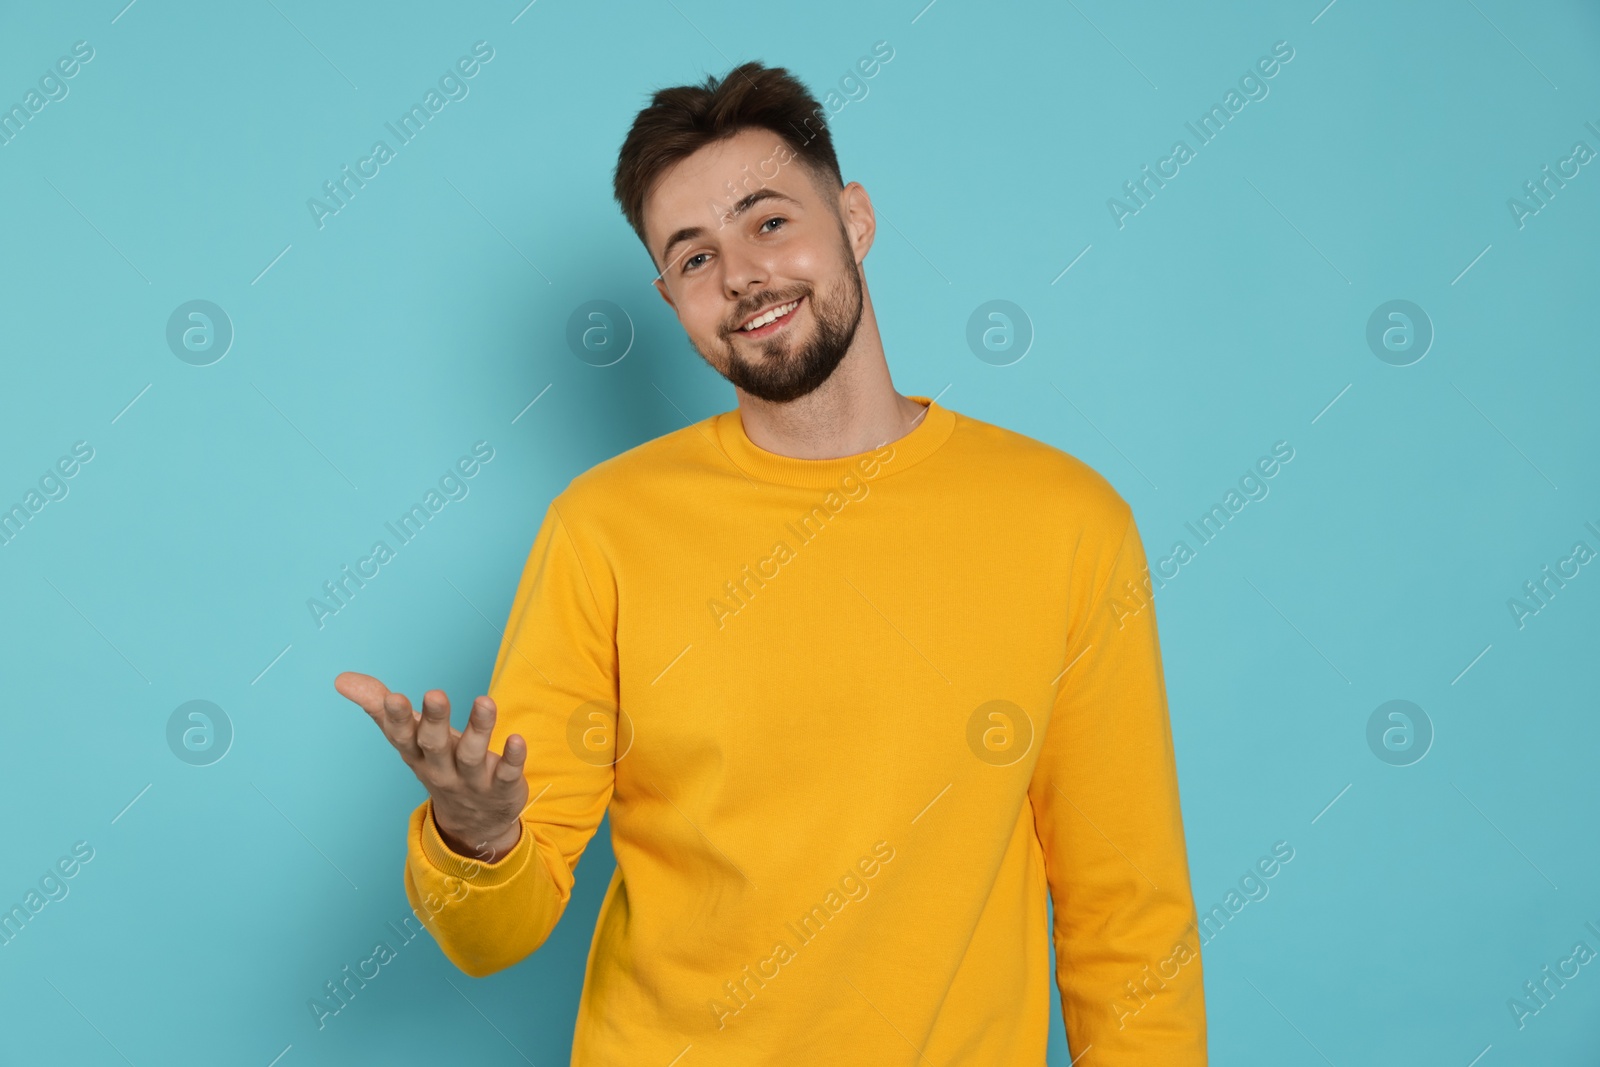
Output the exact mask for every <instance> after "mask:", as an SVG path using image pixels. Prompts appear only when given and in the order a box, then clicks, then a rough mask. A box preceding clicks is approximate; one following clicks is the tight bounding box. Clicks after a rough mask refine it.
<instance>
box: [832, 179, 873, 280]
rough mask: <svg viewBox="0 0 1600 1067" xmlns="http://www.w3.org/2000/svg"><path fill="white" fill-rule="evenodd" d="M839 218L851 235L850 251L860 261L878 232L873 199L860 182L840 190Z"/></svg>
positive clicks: (864, 256) (865, 255)
mask: <svg viewBox="0 0 1600 1067" xmlns="http://www.w3.org/2000/svg"><path fill="white" fill-rule="evenodd" d="M839 218H840V219H841V220H842V221H843V223H844V232H845V233H847V234H849V235H850V251H851V253H852V254H853V255H854V256H855V259H856V262H857V263H860V262H861V261H862V260H863V259H866V258H867V250H868V249H870V248H871V247H872V241H873V238H874V237H876V236H877V233H878V223H877V218H876V216H875V215H874V214H873V210H872V199H871V198H870V197H869V196H867V190H866V189H865V188H863V187H862V185H861V183H860V182H851V183H850V184H848V185H846V186H845V187H844V188H843V189H840V190H839Z"/></svg>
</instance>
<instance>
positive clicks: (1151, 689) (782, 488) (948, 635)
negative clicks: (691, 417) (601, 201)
mask: <svg viewBox="0 0 1600 1067" xmlns="http://www.w3.org/2000/svg"><path fill="white" fill-rule="evenodd" d="M615 193H616V197H617V200H618V202H619V203H620V204H621V206H622V210H623V213H624V214H625V215H626V217H627V219H628V221H629V223H630V225H632V227H633V228H634V231H635V233H637V234H638V236H639V238H640V240H641V241H642V242H643V243H644V245H645V247H646V249H647V250H648V251H649V253H650V255H651V258H652V262H653V263H654V265H655V267H656V268H657V271H658V275H657V279H656V281H655V286H656V289H657V291H658V292H660V294H661V296H662V298H663V299H664V300H666V301H667V303H668V304H669V305H671V307H672V308H673V309H674V311H675V312H676V313H677V316H678V320H679V322H680V323H682V325H683V328H684V331H685V332H686V333H687V334H688V337H689V340H690V341H691V342H692V343H693V345H694V347H695V348H696V349H697V350H698V351H699V353H700V355H701V357H702V358H704V359H705V360H706V362H707V363H709V364H710V365H711V366H712V367H713V368H715V369H716V370H717V372H718V373H719V374H721V375H722V376H723V377H725V378H727V380H728V381H729V382H731V383H732V384H733V386H734V389H735V395H736V396H737V399H738V407H737V409H736V410H734V411H727V412H723V413H721V414H718V415H715V416H712V417H710V418H707V419H703V420H701V421H700V422H697V423H695V424H693V425H690V426H687V427H685V428H683V429H681V430H678V431H676V432H674V433H669V434H666V435H664V436H662V437H659V438H656V439H654V440H652V441H648V442H646V443H645V444H642V445H640V446H638V447H636V448H633V449H630V450H629V451H626V452H624V453H622V454H621V455H619V456H616V457H613V458H612V459H609V460H607V461H605V462H603V463H600V464H598V465H596V466H595V467H593V468H591V469H590V470H588V471H585V472H583V473H581V474H579V475H578V476H577V477H575V478H573V479H572V481H571V482H570V484H569V485H568V486H567V488H566V489H564V490H563V491H562V492H561V493H559V494H557V496H556V498H555V499H554V500H553V501H551V503H550V505H549V508H548V509H547V511H546V513H545V516H544V520H543V523H542V525H541V527H540V529H539V532H538V535H537V537H536V538H535V540H534V543H533V548H532V551H531V553H530V556H529V558H528V561H527V566H526V569H525V570H524V571H523V574H522V578H521V581H520V583H519V585H518V587H517V591H516V595H515V597H514V600H513V603H512V607H511V615H510V621H509V624H508V626H507V629H506V631H505V637H504V640H503V641H502V643H501V645H500V650H499V654H498V657H497V658H496V661H495V666H494V673H493V676H492V679H491V681H490V684H489V693H488V695H487V696H484V697H479V698H478V699H477V701H476V702H475V703H474V705H473V708H472V711H471V714H470V717H469V720H468V722H467V723H466V726H465V728H464V729H463V730H461V731H459V732H458V731H456V730H454V729H452V728H451V726H450V720H449V705H448V703H447V702H446V699H445V694H444V693H442V692H440V691H438V690H432V691H429V692H428V693H427V694H425V695H424V698H423V707H422V712H421V714H420V715H419V714H417V713H415V712H414V711H413V710H412V708H411V705H410V704H409V702H408V701H407V699H406V698H405V697H404V696H403V695H401V694H399V693H390V692H389V691H388V690H387V689H386V688H385V687H384V686H383V685H382V683H380V682H379V681H378V680H377V679H375V678H371V677H368V676H366V675H362V674H355V673H349V672H347V673H345V674H341V675H340V676H339V678H338V680H337V683H336V684H337V687H338V689H339V692H341V693H343V694H344V695H345V696H347V697H349V698H350V699H352V700H354V701H356V702H357V703H359V704H360V705H361V706H362V707H363V708H364V709H365V710H366V711H367V713H368V714H369V715H371V716H372V717H373V719H374V720H376V721H377V722H378V724H379V725H380V726H381V727H382V728H383V730H384V733H385V734H386V735H387V737H388V739H389V740H390V742H391V743H392V744H393V745H394V746H395V747H396V748H398V749H399V751H400V753H401V755H402V757H403V758H404V760H405V761H406V763H407V764H408V765H409V766H410V767H411V768H412V769H413V771H414V772H415V773H416V774H417V776H418V777H419V778H420V779H421V781H422V782H423V784H424V785H425V786H426V787H427V789H428V792H429V794H430V796H429V799H428V800H427V801H425V802H424V803H423V804H421V805H420V806H419V807H418V808H417V809H416V811H414V812H413V813H412V816H411V820H410V824H409V834H408V845H409V849H408V854H407V858H406V866H405V886H406V892H407V895H408V897H409V898H410V900H411V902H412V904H413V907H415V908H417V909H419V912H420V913H421V914H423V915H424V916H426V917H427V921H428V925H429V928H430V929H431V930H432V932H433V935H434V937H435V938H436V939H437V940H438V943H439V945H440V947H441V949H442V950H443V951H444V953H445V955H446V956H447V957H448V958H449V959H450V960H451V961H452V962H453V963H455V964H456V966H458V967H460V968H461V969H462V970H463V971H465V972H466V973H468V974H470V975H473V976H480V977H481V976H483V975H488V974H492V973H494V972H496V971H499V970H502V969H504V968H506V967H510V966H511V965H513V964H515V963H516V962H518V961H519V960H521V959H523V958H525V957H526V956H527V955H528V954H529V953H531V952H533V951H534V950H536V949H537V948H538V947H539V946H540V945H541V944H543V943H544V941H545V939H546V938H547V937H548V936H549V934H550V932H551V930H552V928H553V927H554V926H555V924H556V922H557V921H558V920H559V919H560V917H561V914H562V912H563V910H564V908H565V906H566V904H567V902H568V900H569V899H570V894H571V891H572V886H573V881H574V873H573V872H574V868H575V867H576V865H577V862H578V859H579V857H580V856H581V854H582V853H583V850H584V848H585V847H586V846H587V844H588V842H589V841H590V839H591V837H592V836H593V834H594V832H595V829H596V828H597V826H598V825H599V823H600V820H601V817H602V816H603V815H604V814H605V813H606V812H607V811H608V810H609V812H610V816H611V834H612V846H613V849H614V851H615V854H616V859H617V868H616V872H615V873H614V874H613V876H612V878H611V884H610V886H609V888H608V889H607V891H606V895H605V901H604V904H603V905H602V908H601V913H600V917H599V921H598V924H597V927H596V930H595V933H594V937H593V941H592V943H591V946H590V952H589V959H588V967H587V973H586V976H585V981H584V987H583V992H582V996H581V999H580V1003H579V1008H578V1020H577V1028H576V1031H575V1034H574V1038H573V1054H572V1063H573V1064H575V1065H580V1067H590V1065H612V1064H622V1065H628V1067H634V1065H643V1064H656V1065H660V1067H666V1065H668V1064H677V1065H680V1067H698V1065H710V1064H737V1065H741V1067H748V1065H753V1064H804V1065H813V1064H825V1065H830V1067H831V1065H853V1064H861V1065H868V1064H870V1065H873V1067H899V1065H904V1067H913V1065H929V1064H932V1065H938V1067H946V1065H956V1064H977V1065H985V1067H988V1065H994V1067H1000V1065H1006V1067H1011V1065H1018V1064H1021V1065H1026V1067H1041V1065H1042V1064H1043V1063H1044V1062H1045V1050H1046V1044H1047V1028H1048V1020H1049V997H1050V995H1051V991H1050V982H1051V974H1050V964H1049V959H1050V957H1049V947H1050V944H1051V943H1052V942H1053V944H1054V947H1055V950H1056V956H1057V963H1056V969H1055V974H1054V979H1055V982H1056V984H1057V986H1058V988H1059V990H1060V995H1061V1002H1062V1008H1063V1012H1064V1016H1065V1021H1066V1028H1067V1035H1068V1040H1069V1043H1070V1045H1071V1051H1072V1055H1073V1057H1074V1058H1075V1062H1076V1063H1079V1064H1083V1065H1085V1067H1095V1065H1102V1067H1134V1065H1141V1067H1142V1065H1161V1067H1198V1065H1203V1064H1204V1063H1205V1062H1206V1041H1205V1038H1206V1029H1205V1010H1204V995H1203V988H1202V981H1201V961H1200V956H1199V941H1198V937H1197V936H1196V928H1195V912H1194V905H1193V900H1192V897H1191V894H1190V887H1189V876H1188V864H1187V855H1186V852H1185V845H1184V836H1183V825H1182V820H1181V816H1180V811H1179V796H1178V784H1177V776H1176V767H1175V759H1174V753H1173V748H1172V739H1171V733H1170V727H1169V722H1168V716H1167V706H1166V692H1165V687H1164V681H1163V676H1162V669H1161V659H1160V650H1159V646H1158V641H1157V633H1156V620H1155V607H1154V603H1153V600H1152V598H1151V593H1150V578H1149V574H1148V571H1147V569H1146V566H1145V556H1144V551H1143V546H1142V544H1141V541H1140V538H1139V535H1138V531H1137V529H1136V527H1135V525H1134V522H1133V517H1132V512H1131V510H1130V508H1129V506H1128V504H1127V503H1126V502H1125V501H1124V500H1123V499H1122V498H1121V497H1120V496H1119V495H1118V494H1117V492H1116V491H1115V490H1114V489H1113V488H1112V487H1111V486H1110V484H1109V483H1108V482H1107V481H1106V480H1105V479H1104V478H1102V477H1101V476H1100V475H1099V474H1097V473H1095V472H1094V471H1093V470H1092V469H1090V468H1089V467H1088V466H1086V465H1085V464H1083V463H1082V462H1081V461H1079V460H1077V459H1075V458H1073V457H1072V456H1070V455H1068V454H1066V453H1064V452H1061V451H1059V450H1058V449H1055V448H1052V447H1050V446H1049V445H1045V444H1043V443H1040V442H1038V441H1035V440H1032V439H1030V438H1028V437H1024V436H1022V435H1020V434H1016V433H1013V432H1011V431H1008V430H1004V429H1002V428H1000V427H997V426H993V425H990V424H988V423H985V422H981V421H979V420H977V419H972V418H969V417H967V416H964V415H960V414H958V413H956V412H954V411H952V410H950V409H948V408H945V407H942V406H940V405H939V404H937V403H935V402H933V401H932V400H930V399H929V398H927V397H922V396H902V395H901V394H899V393H897V392H896V391H895V390H894V387H893V385H892V383H891V381H890V377H889V371H888V367H887V363H886V361H885V358H884V352H883V344H882V341H881V338H880V336H879V332H878V325H877V319H876V316H875V314H874V312H873V307H872V301H871V298H870V296H869V295H868V293H867V286H866V280H865V277H864V276H863V273H862V262H863V260H864V259H865V257H866V254H867V251H868V249H870V248H871V246H872V241H873V237H874V233H875V226H874V219H873V209H872V203H871V201H870V200H869V199H868V196H867V193H866V190H865V189H863V188H862V187H861V186H860V185H859V184H858V183H856V182H851V183H849V184H848V185H845V184H844V183H843V182H842V180H841V177H840V173H839V168H838V164H837V162H836V160H835V157H834V152H833V147H832V143H831V140H830V137H829V134H828V132H827V128H826V124H825V123H823V122H821V121H820V110H819V109H818V108H817V105H816V102H815V101H814V100H813V99H812V97H811V96H810V94H809V93H808V92H807V91H806V89H805V88H804V87H803V86H802V85H801V84H800V83H799V82H797V81H795V80H794V79H793V78H791V77H790V76H789V75H788V74H787V72H785V71H784V70H783V69H782V68H766V67H763V66H761V65H759V64H754V63H750V64H745V65H743V66H741V67H737V68H735V69H734V70H733V71H731V72H730V73H729V74H728V76H727V77H726V78H724V79H721V80H720V81H719V80H718V79H715V78H711V79H708V80H707V82H706V83H705V85H704V86H681V87H677V88H671V89H665V90H661V91H659V92H657V93H656V94H655V95H654V97H653V98H652V102H651V104H650V106H649V107H647V108H645V109H644V110H643V111H641V112H640V113H639V115H638V116H637V118H636V120H635V122H634V124H633V127H632V130H631V132H630V133H629V135H628V137H627V139H626V141H625V142H624V144H623V146H622V150H621V154H620V157H619V160H618V164H617V169H616V174H615ZM752 327H753V328H752ZM1047 897H1048V898H1049V899H1050V900H1052V901H1053V902H1054V922H1053V926H1052V925H1051V923H1050V922H1049V921H1048V919H1047V911H1046V901H1047Z"/></svg>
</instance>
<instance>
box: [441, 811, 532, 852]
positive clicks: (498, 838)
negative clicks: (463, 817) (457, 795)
mask: <svg viewBox="0 0 1600 1067" xmlns="http://www.w3.org/2000/svg"><path fill="white" fill-rule="evenodd" d="M433 828H434V829H435V830H436V831H438V834H439V840H441V841H443V842H444V845H445V847H446V848H448V849H449V850H450V851H451V852H454V853H455V854H456V855H458V856H461V857H462V858H464V859H471V860H477V861H478V862H479V863H498V862H499V861H500V860H502V859H504V858H505V857H506V856H508V855H509V854H510V853H511V851H512V850H513V849H514V848H516V847H517V844H518V843H519V842H520V841H521V840H522V820H521V819H518V820H517V821H516V822H515V823H513V824H512V825H511V826H510V827H508V828H507V829H506V830H505V831H504V832H502V833H500V834H497V835H495V836H493V837H488V838H485V837H483V836H482V835H480V834H475V833H472V832H465V833H463V832H459V831H456V830H452V829H449V828H447V827H446V826H445V824H444V823H441V822H440V821H439V813H438V811H437V809H436V810H435V811H434V812H433Z"/></svg>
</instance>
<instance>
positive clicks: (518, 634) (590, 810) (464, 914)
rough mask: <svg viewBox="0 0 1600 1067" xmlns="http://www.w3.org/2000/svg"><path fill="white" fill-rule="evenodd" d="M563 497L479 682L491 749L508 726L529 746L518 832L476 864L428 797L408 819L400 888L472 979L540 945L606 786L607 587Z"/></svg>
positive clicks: (613, 707) (612, 595) (567, 892)
mask: <svg viewBox="0 0 1600 1067" xmlns="http://www.w3.org/2000/svg"><path fill="white" fill-rule="evenodd" d="M561 499H562V498H561V497H560V496H558V497H557V498H556V500H554V501H552V502H551V504H550V506H549V508H548V509H547V510H546V512H545V516H544V520H543V522H542V524H541V526H540V529H539V532H538V535H537V536H536V538H535V539H534V543H533V548H532V550H531V551H530V553H529V555H528V560H527V565H526V567H525V568H524V570H523V573H522V578H521V580H520V581H519V583H518V586H517V591H516V595H515V597H514V598H513V601H512V606H511V614H510V619H509V621H508V623H507V625H506V630H505V634H504V636H503V638H502V640H501V644H500V651H499V654H498V655H497V657H496V659H495V665H494V673H493V675H492V678H491V681H490V683H489V696H490V697H491V698H492V699H493V700H494V702H495V706H496V708H497V709H498V714H497V716H496V720H495V726H494V731H493V734H492V735H491V738H490V748H491V749H492V750H493V751H496V752H502V751H504V747H505V741H506V738H507V737H508V736H510V735H511V734H513V733H515V734H521V735H522V737H523V739H524V740H526V742H527V745H528V760H527V764H526V766H525V768H524V773H525V776H526V777H527V779H528V787H529V793H528V804H527V806H526V807H525V808H524V809H523V812H522V838H521V840H520V841H519V842H518V843H517V845H516V847H515V848H513V849H512V851H511V852H510V853H509V854H507V855H506V856H504V857H502V858H501V859H500V860H499V861H497V862H495V863H492V864H485V863H481V862H478V861H475V860H473V859H472V858H470V857H466V856H460V855H457V854H456V853H454V852H452V851H451V850H450V849H449V848H448V847H447V846H446V845H445V844H444V842H443V840H442V839H441V838H440V837H439V833H438V830H437V828H436V827H435V826H434V822H433V817H432V801H431V800H427V801H424V802H423V803H422V804H421V805H419V806H418V807H417V809H416V810H415V811H413V812H412V814H411V819H410V822H409V824H408V827H407V855H406V864H405V888H406V896H407V897H408V898H409V899H410V901H411V906H412V908H413V910H414V911H415V912H416V914H417V916H418V917H419V918H421V919H422V920H423V922H424V924H425V925H426V926H427V928H428V929H429V930H430V931H431V932H432V934H433V936H434V938H435V940H437V941H438V943H439V947H440V949H441V950H442V951H443V952H444V954H445V956H446V957H447V958H448V959H449V960H450V961H451V962H452V963H454V964H455V965H456V966H457V967H459V968H461V970H462V971H464V972H466V973H467V974H469V975H472V976H473V977H483V976H484V975H488V974H493V973H494V972H496V971H499V970H502V969H504V968H506V967H510V966H512V965H513V964H515V963H517V962H519V961H520V960H522V959H524V958H525V957H527V956H528V955H529V954H530V953H532V952H533V951H534V950H536V949H537V948H539V946H540V945H542V944H544V942H545V939H546V938H547V937H549V935H550V932H551V931H552V930H553V929H554V928H555V925H556V923H557V922H558V921H559V920H560V918H561V915H562V913H563V912H564V911H565V909H566V906H567V901H568V900H569V899H570V898H571V894H572V885H573V880H574V874H573V871H574V868H575V867H576V866H577V863H578V859H579V857H580V856H581V855H582V854H583V850H584V849H585V847H587V845H588V843H589V841H590V839H591V838H592V837H593V836H594V832H595V829H596V828H597V827H598V826H599V824H600V820H601V818H602V816H603V815H604V814H605V811H606V807H607V805H608V804H609V802H610V799H611V794H612V789H613V786H614V777H613V764H612V761H611V758H610V748H608V745H609V744H611V743H612V742H611V739H613V738H615V736H616V726H617V653H616V587H615V583H614V582H613V581H612V580H611V579H610V574H609V570H608V569H607V568H606V567H604V566H603V561H597V560H591V562H590V566H589V568H588V569H587V570H586V569H585V564H584V561H583V559H582V558H581V553H580V550H579V547H578V546H577V545H576V544H575V543H574V541H573V538H572V536H571V533H570V531H569V530H568V528H567V527H566V525H565V524H564V523H563V521H562V518H561V514H560V512H559V510H558V504H559V503H560V502H561ZM591 574H592V576H593V577H594V578H596V579H597V580H598V584H592V583H591V581H590V578H591Z"/></svg>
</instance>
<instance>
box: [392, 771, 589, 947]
mask: <svg viewBox="0 0 1600 1067" xmlns="http://www.w3.org/2000/svg"><path fill="white" fill-rule="evenodd" d="M467 851H468V852H469V853H470V851H471V849H467ZM557 864H558V865H559V866H560V869H561V870H562V871H563V872H566V873H567V877H566V878H565V879H560V880H558V879H557V877H556V876H555V875H554V874H552V872H551V866H550V864H549V862H548V861H547V858H546V857H545V855H543V852H542V850H541V848H540V846H539V842H538V840H537V837H536V835H535V833H534V832H532V831H531V829H530V828H528V827H521V828H520V831H519V837H518V839H517V841H516V843H515V844H513V845H512V846H510V848H509V849H508V850H507V851H505V852H504V854H503V855H500V856H498V857H497V858H496V859H495V860H493V861H490V862H486V861H484V860H480V859H475V858H473V857H472V856H470V855H461V854H458V853H456V852H455V851H453V850H452V849H451V847H450V846H449V845H448V844H447V843H446V842H445V840H444V839H443V837H442V836H441V835H440V833H439V830H438V827H437V826H436V825H435V824H434V822H433V817H432V812H431V805H430V803H428V802H424V803H422V804H421V805H419V806H418V807H417V808H416V810H415V811H413V812H412V814H411V819H410V822H409V824H408V827H407V849H406V865H405V888H406V897H407V898H408V899H409V900H410V902H411V907H412V910H413V912H414V913H415V914H416V915H417V917H418V918H419V919H420V920H421V921H422V923H423V925H424V926H426V927H427V929H428V931H429V932H430V933H431V934H432V935H433V937H434V940H435V941H437V942H438V944H439V948H440V950H441V951H442V952H443V953H444V955H445V957H446V958H447V959H449V960H450V962H451V963H454V964H455V965H456V966H457V967H459V968H460V969H461V970H462V971H463V972H464V973H466V974H469V975H471V976H472V977H474V978H482V977H484V976H485V975H489V974H494V973H495V972H497V971H501V970H504V969H505V968H507V967H510V966H512V965H513V964H515V963H518V962H519V961H521V960H522V959H524V958H526V957H527V956H528V955H529V954H531V953H532V952H534V951H535V950H537V949H538V948H539V946H540V945H542V944H544V942H545V939H546V938H548V937H549V936H550V932H551V931H552V930H553V929H554V928H555V925H556V923H557V921H558V920H559V919H560V918H561V914H562V912H563V911H564V910H565V909H566V904H567V901H568V899H570V895H571V890H572V877H571V873H570V872H569V871H567V869H566V866H565V864H564V863H561V861H560V860H559V858H558V859H557Z"/></svg>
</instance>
